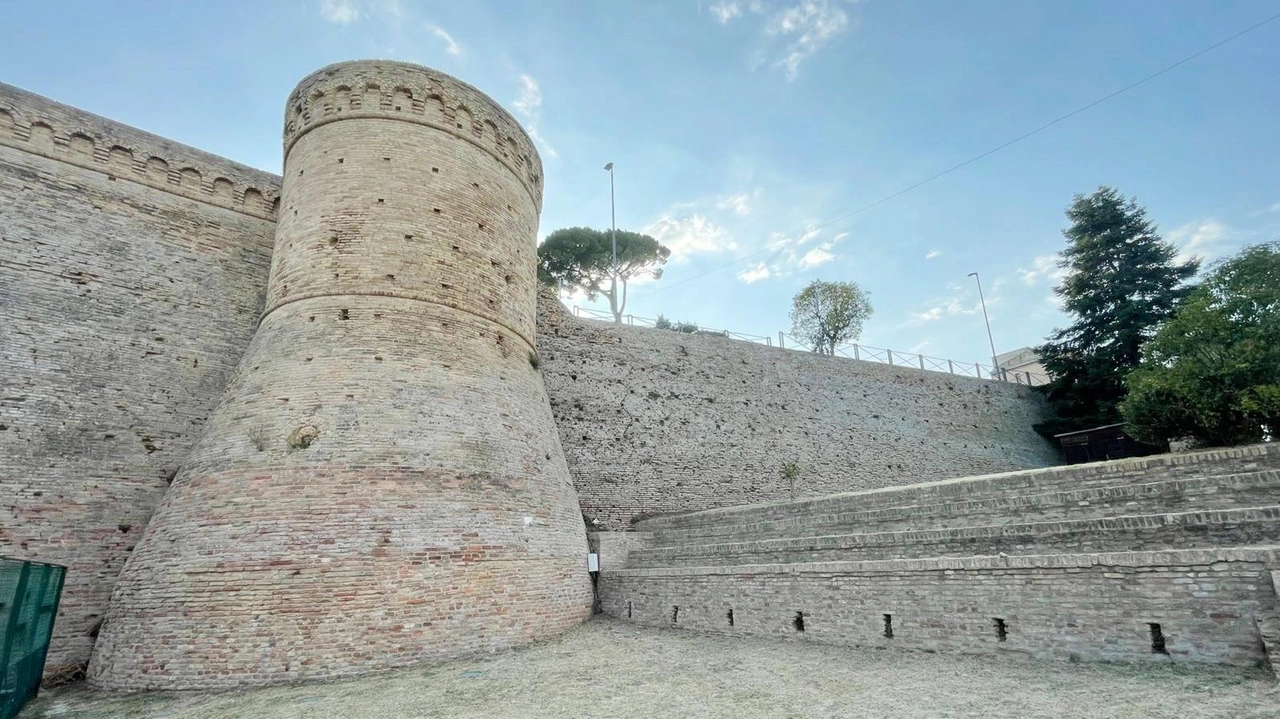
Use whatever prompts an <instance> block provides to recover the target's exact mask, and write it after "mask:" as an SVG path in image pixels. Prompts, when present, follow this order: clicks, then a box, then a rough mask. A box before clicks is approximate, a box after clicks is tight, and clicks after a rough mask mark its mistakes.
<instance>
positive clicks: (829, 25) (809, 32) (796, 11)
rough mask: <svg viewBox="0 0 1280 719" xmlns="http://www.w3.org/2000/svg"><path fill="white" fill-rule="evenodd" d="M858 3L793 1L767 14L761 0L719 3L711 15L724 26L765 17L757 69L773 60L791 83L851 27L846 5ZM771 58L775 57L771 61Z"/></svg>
mask: <svg viewBox="0 0 1280 719" xmlns="http://www.w3.org/2000/svg"><path fill="white" fill-rule="evenodd" d="M854 2H857V0H798V1H796V0H792V4H789V5H786V6H784V7H782V8H781V9H777V10H771V11H768V12H766V10H765V5H764V3H763V2H761V0H750V1H749V2H745V3H744V2H742V0H720V1H719V2H717V3H716V4H715V5H712V6H711V7H710V10H711V16H712V17H713V18H714V19H715V20H716V22H718V23H720V24H721V25H727V24H729V22H730V21H732V20H733V19H734V18H738V17H745V15H746V13H747V12H750V13H752V14H755V15H761V16H765V17H764V20H763V30H762V33H763V36H764V38H765V39H764V42H763V43H762V44H763V47H761V48H758V49H757V50H756V51H755V55H756V58H755V60H753V61H752V64H751V68H752V69H753V70H754V69H756V68H757V67H759V66H760V65H762V64H764V63H765V62H769V61H770V59H772V65H773V66H774V67H778V68H782V69H783V70H784V71H785V72H786V76H787V79H788V80H795V79H796V77H797V76H798V75H799V73H800V66H801V65H802V64H803V63H804V62H805V60H808V59H809V58H810V57H813V56H814V55H815V54H817V52H818V51H819V50H821V49H822V48H823V47H824V46H825V45H827V43H829V42H830V41H831V40H832V39H833V38H835V37H836V36H838V35H839V34H840V33H841V32H843V31H844V29H845V28H847V27H848V26H849V15H848V14H847V13H846V12H845V10H844V8H843V7H842V6H843V5H847V4H852V3H854ZM770 56H772V58H770Z"/></svg>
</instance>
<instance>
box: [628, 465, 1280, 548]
mask: <svg viewBox="0 0 1280 719" xmlns="http://www.w3.org/2000/svg"><path fill="white" fill-rule="evenodd" d="M904 498H908V497H904ZM1278 499H1280V470H1265V471H1261V472H1249V473H1241V474H1233V475H1228V476H1222V477H1194V478H1181V479H1167V480H1160V481H1155V482H1143V483H1139V484H1122V485H1119V486H1099V487H1088V488H1084V489H1075V490H1070V491H1057V490H1055V491H1050V492H1040V493H1033V494H1023V495H1007V494H1004V495H1001V496H996V497H984V498H980V499H978V498H975V499H968V500H964V501H957V502H935V503H930V504H919V505H912V504H907V505H902V506H896V507H886V508H883V509H869V510H861V511H848V512H824V513H819V514H814V515H809V516H805V517H788V518H780V519H772V520H764V521H758V522H750V523H725V524H718V525H703V526H697V527H691V528H687V529H684V528H673V529H664V530H660V531H658V532H656V533H655V534H654V536H653V540H652V542H651V545H652V546H654V547H661V546H686V545H691V544H709V543H724V542H735V541H747V540H754V539H769V538H784V537H785V538H800V537H812V536H822V535H831V534H846V533H851V532H855V531H862V532H871V531H892V530H908V529H945V528H951V527H961V526H972V525H1004V524H1016V523H1026V522H1029V521H1036V522H1046V521H1056V520H1064V519H1088V518H1101V517H1114V516H1122V515H1136V514H1149V513H1160V512H1165V513H1167V512H1171V511H1190V510H1192V509H1196V510H1209V509H1233V508H1239V507H1253V506H1262V505H1268V504H1271V503H1273V502H1275V501H1276V500H1278Z"/></svg>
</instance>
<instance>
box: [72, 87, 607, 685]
mask: <svg viewBox="0 0 1280 719" xmlns="http://www.w3.org/2000/svg"><path fill="white" fill-rule="evenodd" d="M326 88H328V89H326ZM338 88H361V90H362V91H363V93H364V94H362V95H361V96H359V97H352V98H350V102H351V103H352V104H350V105H348V106H347V107H346V108H345V109H343V110H341V111H339V109H338V108H337V107H334V106H333V105H332V104H329V103H327V102H326V100H325V98H326V97H328V96H330V93H333V94H334V95H336V96H339V97H341V96H344V95H348V90H339V89H338ZM383 88H387V89H388V93H389V94H384V93H383ZM427 88H434V89H432V90H430V91H429V92H428V91H427ZM464 89H465V91H466V93H468V96H467V97H466V99H465V100H463V99H459V96H460V95H462V94H463V91H464ZM398 93H404V97H399V96H398ZM294 97H295V98H300V97H306V98H307V102H305V103H304V102H299V101H296V100H295V101H291V102H290V103H289V120H288V129H287V130H286V142H285V150H286V156H285V173H284V178H283V182H282V188H281V208H280V213H279V218H278V220H277V222H276V233H275V251H274V253H273V256H272V263H271V274H270V278H269V280H268V286H267V300H266V309H265V311H264V313H263V315H262V320H261V323H260V324H259V326H258V329H257V332H256V334H255V335H254V338H253V340H252V342H251V343H250V345H249V348H248V350H247V351H246V353H245V356H244V357H243V359H242V360H241V362H240V365H239V367H238V369H237V371H236V373H235V375H234V376H233V378H232V380H231V382H230V384H229V386H228V388H227V391H226V393H225V395H224V397H223V400H222V403H221V404H220V406H219V407H218V409H217V410H215V411H214V413H213V416H212V417H210V419H209V421H208V423H207V425H206V427H205V430H204V434H203V435H202V436H201V438H200V439H199V440H198V441H197V443H196V445H195V448H194V449H193V450H192V452H191V455H190V456H189V458H188V460H187V462H186V463H185V464H184V465H183V468H182V471H181V472H180V473H179V474H178V476H177V477H176V478H175V480H174V483H173V485H172V487H171V488H170V489H169V492H168V493H167V495H166V496H165V500H164V502H163V503H162V505H161V506H160V508H159V509H158V510H157V512H156V514H155V516H154V517H153V519H152V521H151V522H150V523H149V524H148V526H147V529H146V532H145V534H144V535H143V537H142V540H141V541H140V542H139V544H138V546H137V548H136V551H135V552H134V553H133V554H132V555H131V557H130V559H129V561H128V563H127V564H126V565H125V568H124V570H123V572H122V573H121V576H120V579H119V581H118V583H117V586H116V591H115V594H114V595H113V598H112V603H111V607H110V610H109V612H108V615H107V618H106V621H105V623H104V625H103V627H102V631H101V635H100V638H99V641H98V644H97V648H96V650H95V653H94V656H93V660H92V662H91V664H90V669H89V674H90V679H91V681H93V682H94V683H96V684H98V685H101V686H106V687H113V688H131V689H145V688H167V689H183V688H213V687H227V686H236V685H241V684H267V683H273V682H280V681H290V680H296V679H304V678H319V677H332V676H341V675H345V674H356V673H361V672H366V671H372V670H376V669H383V668H388V667H394V666H402V665H406V664H412V663H415V662H421V661H430V660H438V659H443V658H446V657H453V656H459V655H464V654H469V653H474V652H478V651H486V650H492V649H499V648H504V647H510V646H516V645H519V644H523V643H526V642H529V641H533V640H536V639H540V638H543V637H546V636H550V635H552V634H555V633H557V632H559V631H561V630H563V629H565V628H567V627H569V626H571V625H573V624H575V623H577V622H579V621H581V620H583V619H585V617H586V614H587V612H588V610H589V604H590V587H589V584H588V580H587V574H586V570H585V554H586V535H585V533H584V530H583V525H582V520H581V514H580V512H579V509H578V503H577V497H576V494H575V492H574V488H573V485H572V483H571V482H570V479H569V472H568V468H567V465H566V463H565V458H564V454H563V451H562V450H561V447H560V442H559V439H558V437H557V434H556V428H555V424H554V421H553V419H552V414H551V406H550V403H549V401H548V398H547V394H546V389H545V387H544V386H543V382H542V378H541V375H540V374H539V373H538V370H537V367H536V365H537V362H536V360H535V356H534V354H533V352H534V350H533V346H534V345H533V341H534V339H533V338H534V313H535V287H536V274H535V266H536V254H535V236H536V232H537V226H538V203H539V197H540V195H539V192H538V185H537V183H536V182H535V181H534V180H536V179H537V174H538V173H537V172H521V171H520V170H524V169H527V168H530V167H536V159H534V158H536V154H524V153H532V152H533V151H532V148H531V147H528V146H525V147H523V148H521V147H520V146H519V145H517V146H516V147H517V149H518V150H520V154H516V155H515V156H514V157H507V158H503V157H502V154H501V152H500V151H498V150H497V148H496V146H495V147H485V146H484V140H485V138H486V135H485V134H484V132H483V131H482V130H483V128H484V127H485V126H484V123H485V122H486V121H489V122H490V123H491V126H496V125H493V124H492V120H491V118H497V119H498V121H501V122H502V123H503V125H504V126H508V125H509V124H510V123H512V122H513V121H511V120H510V119H509V118H507V117H506V116H505V114H504V113H500V112H499V111H497V110H496V109H494V108H496V107H497V105H496V103H494V102H493V101H492V100H489V99H488V98H485V97H484V96H483V95H480V94H479V93H478V92H477V91H475V90H472V89H470V88H469V87H467V86H464V85H462V83H459V82H457V81H454V80H451V79H445V78H444V77H443V76H441V75H440V74H438V73H435V72H434V71H431V70H428V69H426V68H421V67H418V66H411V65H400V64H395V63H384V62H378V63H349V64H344V65H337V66H333V67H331V68H327V69H326V70H322V71H321V72H320V73H318V74H316V75H312V76H311V77H310V78H308V79H306V80H304V81H303V83H302V85H300V86H299V89H298V90H296V91H295V92H294ZM433 97H441V98H442V97H448V104H446V105H442V107H450V108H451V109H452V110H453V112H454V115H453V117H454V118H457V119H459V122H457V123H454V124H455V125H457V126H454V127H450V126H446V125H444V123H443V122H442V121H441V117H442V116H439V117H438V116H435V115H432V116H430V117H426V116H425V115H426V112H427V110H429V109H430V110H431V112H432V113H434V112H436V110H435V109H434V105H433V102H434V101H433V100H431V98H433ZM369 98H372V99H369ZM419 98H421V102H416V103H415V102H414V100H418V99H419ZM357 101H358V102H357ZM375 101H376V102H377V103H379V104H378V109H377V110H369V109H367V108H368V106H369V105H372V104H373V102H375ZM366 103H367V104H366ZM389 103H396V104H389ZM468 103H469V104H468ZM397 107H398V108H399V109H396V108H397ZM415 107H416V108H417V109H418V110H419V111H420V112H421V113H422V115H424V116H423V117H417V118H416V119H414V120H413V121H410V122H404V121H402V119H403V117H410V118H413V117H415V116H414V115H413V108H415ZM466 107H472V108H475V110H474V112H475V113H476V114H475V115H474V117H476V118H479V119H480V122H479V123H478V124H471V125H468V123H466V122H462V121H461V120H462V118H463V115H462V113H463V111H464V109H465V108H466ZM309 108H310V109H309ZM321 108H332V112H331V114H329V115H327V116H325V115H324V112H325V111H324V110H322V109H321ZM395 113H401V114H395ZM481 113H483V114H481ZM317 116H320V117H323V118H324V119H323V120H321V119H319V118H318V117H317ZM458 126H460V127H458ZM459 130H462V131H464V132H461V133H460V132H459ZM487 137H488V138H491V139H492V138H495V137H496V135H495V134H494V133H493V132H492V130H490V131H489V134H488V135H487ZM502 137H503V138H504V139H506V138H510V137H516V134H515V133H513V132H512V131H511V130H510V129H509V127H508V129H506V130H505V131H504V133H503V135H502ZM518 139H519V140H520V142H527V138H524V137H523V135H522V134H520V135H518Z"/></svg>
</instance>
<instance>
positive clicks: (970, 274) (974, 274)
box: [969, 272, 978, 277]
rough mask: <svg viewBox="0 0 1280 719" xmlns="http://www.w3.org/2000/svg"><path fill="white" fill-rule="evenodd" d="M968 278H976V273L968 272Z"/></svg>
mask: <svg viewBox="0 0 1280 719" xmlns="http://www.w3.org/2000/svg"><path fill="white" fill-rule="evenodd" d="M969 276H970V277H977V276H978V273H977V272H970V273H969Z"/></svg>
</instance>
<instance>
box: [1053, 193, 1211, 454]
mask: <svg viewBox="0 0 1280 719" xmlns="http://www.w3.org/2000/svg"><path fill="white" fill-rule="evenodd" d="M1066 215H1067V219H1068V220H1070V221H1071V226H1070V227H1068V228H1067V229H1066V230H1064V231H1063V235H1064V236H1065V237H1066V239H1067V247H1066V249H1065V250H1063V252H1062V255H1061V259H1060V262H1059V267H1061V268H1062V269H1064V270H1066V276H1065V278H1064V279H1063V280H1062V284H1061V285H1059V286H1058V287H1056V288H1055V289H1054V292H1055V293H1056V294H1057V295H1058V297H1060V298H1062V305H1063V308H1064V309H1065V310H1066V311H1067V312H1068V313H1070V314H1072V315H1074V316H1075V321H1074V322H1072V324H1071V325H1070V326H1069V327H1067V328H1065V329H1056V330H1054V332H1053V333H1052V334H1051V335H1050V336H1049V338H1048V341H1047V342H1046V343H1045V344H1044V345H1042V346H1040V347H1039V348H1038V352H1039V353H1040V357H1041V360H1042V362H1043V363H1044V366H1045V369H1046V370H1047V371H1048V372H1049V375H1050V377H1051V381H1050V383H1049V384H1048V385H1046V386H1045V388H1044V389H1045V391H1046V393H1047V395H1048V398H1049V402H1050V405H1051V406H1052V408H1053V411H1054V414H1055V416H1054V417H1053V418H1052V419H1051V420H1050V421H1048V422H1045V423H1043V424H1041V425H1037V427H1036V429H1038V430H1039V431H1040V432H1042V433H1043V434H1046V435H1054V434H1058V433H1061V432H1070V431H1074V430H1079V429H1088V428H1090V427H1097V426H1100V425H1106V424H1114V423H1117V422H1120V421H1121V419H1120V410H1119V403H1120V401H1121V400H1122V399H1123V398H1124V395H1125V383H1124V378H1125V375H1127V374H1128V373H1129V372H1130V371H1131V370H1133V369H1134V368H1135V367H1137V366H1138V363H1139V361H1140V359H1141V349H1142V345H1143V343H1145V342H1146V341H1147V340H1148V339H1149V338H1150V337H1151V336H1152V334H1153V333H1154V331H1155V327H1156V326H1157V325H1159V324H1160V323H1161V322H1163V321H1164V320H1167V319H1168V318H1169V317H1171V316H1172V315H1173V313H1174V311H1175V310H1176V309H1177V307H1178V305H1179V303H1180V302H1181V301H1182V300H1183V298H1184V297H1185V296H1186V294H1187V293H1188V292H1189V291H1190V287H1188V286H1187V285H1186V281H1187V280H1188V279H1190V278H1191V277H1192V276H1194V275H1195V273H1196V270H1197V269H1198V268H1199V264H1200V263H1199V260H1190V261H1187V262H1182V263H1179V262H1178V261H1177V259H1176V255H1177V252H1176V250H1175V248H1174V246H1173V245H1172V244H1171V243H1169V242H1166V241H1164V240H1162V239H1161V238H1160V236H1159V235H1158V234H1157V233H1156V227H1155V225H1154V224H1152V223H1151V222H1150V221H1149V220H1147V216H1146V211H1145V210H1144V209H1143V208H1142V207H1140V206H1138V204H1137V202H1135V201H1134V200H1130V199H1126V198H1125V197H1124V196H1122V195H1121V194H1120V193H1118V192H1117V191H1116V190H1114V189H1112V188H1110V187H1101V188H1099V189H1098V190H1097V191H1096V192H1094V193H1093V194H1091V195H1087V196H1086V195H1076V197H1075V199H1074V201H1073V202H1072V203H1071V206H1070V207H1068V208H1067V212H1066Z"/></svg>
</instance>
